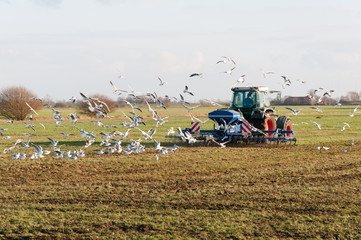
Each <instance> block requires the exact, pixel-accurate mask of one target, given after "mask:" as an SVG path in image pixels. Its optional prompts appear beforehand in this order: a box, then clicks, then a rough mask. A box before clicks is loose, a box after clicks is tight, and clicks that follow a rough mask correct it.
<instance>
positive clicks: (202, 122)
mask: <svg viewBox="0 0 361 240" xmlns="http://www.w3.org/2000/svg"><path fill="white" fill-rule="evenodd" d="M189 116H190V118H191V120H192V122H199V123H200V125H203V124H205V123H206V122H208V121H209V118H208V119H206V120H205V121H201V120H200V119H199V118H197V117H195V116H192V114H190V113H189Z"/></svg>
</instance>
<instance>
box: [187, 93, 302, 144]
mask: <svg viewBox="0 0 361 240" xmlns="http://www.w3.org/2000/svg"><path fill="white" fill-rule="evenodd" d="M232 91H233V96H232V102H231V105H230V107H229V108H222V109H218V110H215V111H213V112H210V113H209V114H208V117H209V118H210V119H211V120H213V121H214V123H215V124H214V127H213V129H212V130H200V131H198V132H197V133H192V132H191V129H189V128H187V129H185V130H182V131H183V133H187V134H189V133H192V135H193V136H194V137H195V138H197V139H198V140H200V139H203V140H207V139H212V140H215V141H217V142H238V141H242V142H247V143H248V142H277V143H280V142H290V143H291V142H294V143H296V138H295V137H294V132H293V125H292V121H291V119H290V118H289V117H287V116H278V115H277V113H276V112H275V110H274V109H273V108H271V106H270V94H271V93H273V92H270V91H269V90H268V88H267V87H234V88H232Z"/></svg>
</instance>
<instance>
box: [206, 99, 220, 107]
mask: <svg viewBox="0 0 361 240" xmlns="http://www.w3.org/2000/svg"><path fill="white" fill-rule="evenodd" d="M203 100H204V101H207V102H209V103H210V104H211V105H213V106H222V105H221V104H219V103H216V102H214V101H212V100H209V99H203Z"/></svg>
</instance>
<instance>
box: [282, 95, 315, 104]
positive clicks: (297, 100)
mask: <svg viewBox="0 0 361 240" xmlns="http://www.w3.org/2000/svg"><path fill="white" fill-rule="evenodd" d="M283 104H284V105H313V104H315V101H312V100H311V99H310V98H309V97H307V96H305V97H286V99H285V100H284V101H283Z"/></svg>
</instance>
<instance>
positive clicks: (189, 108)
mask: <svg viewBox="0 0 361 240" xmlns="http://www.w3.org/2000/svg"><path fill="white" fill-rule="evenodd" d="M182 105H183V107H185V108H186V109H187V110H188V111H191V110H193V109H195V108H197V107H199V106H201V105H196V106H193V107H189V106H186V105H184V104H182Z"/></svg>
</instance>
